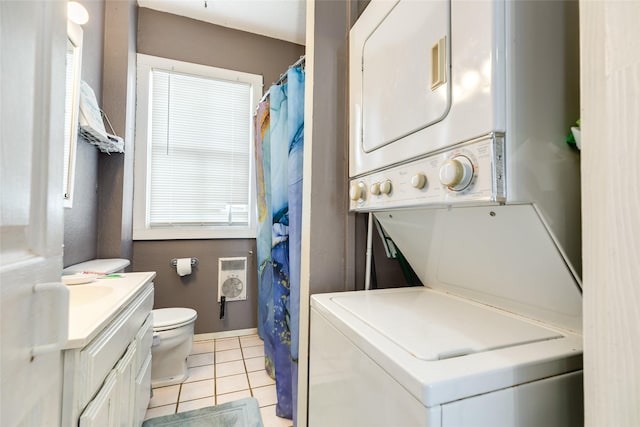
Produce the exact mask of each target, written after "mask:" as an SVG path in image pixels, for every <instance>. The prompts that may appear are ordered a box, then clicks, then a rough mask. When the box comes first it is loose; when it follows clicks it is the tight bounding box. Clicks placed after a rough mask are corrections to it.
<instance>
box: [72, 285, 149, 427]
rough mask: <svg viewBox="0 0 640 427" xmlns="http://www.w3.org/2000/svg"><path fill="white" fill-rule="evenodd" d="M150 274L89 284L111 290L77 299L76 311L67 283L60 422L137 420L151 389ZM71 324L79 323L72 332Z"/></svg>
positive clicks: (86, 426) (88, 426)
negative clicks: (69, 302)
mask: <svg viewBox="0 0 640 427" xmlns="http://www.w3.org/2000/svg"><path fill="white" fill-rule="evenodd" d="M153 277H155V273H126V274H122V278H121V279H104V280H102V281H96V282H94V283H93V286H94V289H97V288H98V287H105V288H111V289H112V290H111V291H101V292H103V294H104V295H102V294H101V297H99V298H93V299H84V300H82V299H80V298H78V299H77V301H78V304H77V306H76V307H75V310H74V296H73V292H74V289H73V287H72V288H70V293H71V304H70V306H71V307H70V318H69V324H70V326H69V329H70V334H69V337H70V339H69V344H68V345H67V347H68V348H67V350H66V351H65V352H64V357H63V358H64V377H63V378H64V383H63V410H62V425H63V426H80V427H95V426H109V427H111V426H127V427H129V426H140V425H141V424H142V421H143V419H144V414H145V411H146V408H147V406H148V404H149V398H150V392H151V343H152V341H153V319H152V315H151V310H152V308H153V283H152V282H151V281H152V279H153ZM85 286H91V285H85ZM96 293H98V292H96ZM78 294H80V292H78ZM91 307H93V309H91ZM72 323H73V325H72ZM74 325H75V326H78V328H77V330H76V331H75V334H72V333H71V332H72V331H73V328H74Z"/></svg>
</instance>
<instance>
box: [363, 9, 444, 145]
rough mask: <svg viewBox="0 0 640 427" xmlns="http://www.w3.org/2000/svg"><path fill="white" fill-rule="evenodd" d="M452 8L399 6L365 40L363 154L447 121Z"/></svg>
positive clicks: (374, 27)
mask: <svg viewBox="0 0 640 427" xmlns="http://www.w3.org/2000/svg"><path fill="white" fill-rule="evenodd" d="M450 7H451V5H450V1H449V0H431V1H426V2H422V1H417V2H416V1H400V2H398V3H397V4H396V5H395V6H394V7H393V8H392V9H391V10H390V11H389V12H388V14H387V15H386V16H384V19H383V20H382V22H380V23H379V24H378V25H376V26H372V27H373V28H372V31H371V34H369V35H368V36H366V39H365V41H364V43H363V46H362V47H361V49H362V50H361V54H362V150H363V151H364V152H366V153H369V152H371V151H373V150H376V149H378V148H380V147H383V146H385V145H387V144H390V143H392V142H394V141H396V140H398V139H400V138H402V137H404V136H407V135H410V134H412V133H414V132H417V131H419V130H421V129H424V128H426V127H428V126H431V125H433V124H434V123H437V122H439V121H440V120H442V119H443V118H444V117H445V116H446V115H447V113H448V111H449V108H450V107H451V90H450V84H449V82H450V80H451V77H450V76H449V73H450V54H449V52H448V51H449V48H448V45H449V44H450V40H451V37H450ZM358 53H360V52H358Z"/></svg>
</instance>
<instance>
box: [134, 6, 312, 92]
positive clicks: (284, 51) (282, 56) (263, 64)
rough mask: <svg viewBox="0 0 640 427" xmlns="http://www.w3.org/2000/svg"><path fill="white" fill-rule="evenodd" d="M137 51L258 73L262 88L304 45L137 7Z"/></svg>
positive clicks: (274, 77)
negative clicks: (262, 80)
mask: <svg viewBox="0 0 640 427" xmlns="http://www.w3.org/2000/svg"><path fill="white" fill-rule="evenodd" d="M138 52H139V53H145V54H148V55H155V56H162V57H165V58H171V59H176V60H179V61H186V62H193V63H196V64H204V65H211V66H213V67H220V68H226V69H229V70H235V71H243V72H247V73H253V74H261V75H262V76H263V77H264V89H265V91H266V90H267V89H268V88H269V86H270V85H271V83H273V82H275V81H276V80H277V79H278V78H279V77H280V74H282V73H283V72H285V71H286V70H287V67H288V66H289V65H291V64H292V63H294V62H295V61H297V60H298V59H299V58H300V56H302V55H304V46H301V45H298V44H294V43H289V42H285V41H282V40H277V39H273V38H270V37H264V36H261V35H258V34H252V33H247V32H244V31H239V30H234V29H231V28H226V27H222V26H219V25H214V24H209V23H206V22H202V21H197V20H194V19H189V18H185V17H181V16H176V15H172V14H169V13H164V12H158V11H155V10H151V9H146V8H140V9H139V17H138Z"/></svg>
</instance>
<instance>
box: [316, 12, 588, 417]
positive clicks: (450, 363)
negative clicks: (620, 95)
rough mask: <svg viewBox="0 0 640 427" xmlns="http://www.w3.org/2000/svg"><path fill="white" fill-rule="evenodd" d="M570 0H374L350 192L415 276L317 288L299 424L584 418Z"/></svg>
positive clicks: (574, 39)
mask: <svg viewBox="0 0 640 427" xmlns="http://www.w3.org/2000/svg"><path fill="white" fill-rule="evenodd" d="M578 63H579V59H578V10H577V3H576V2H563V1H549V2H546V1H545V2H525V1H515V0H514V1H511V0H506V1H480V2H477V1H458V0H431V1H411V0H400V1H376V0H372V1H371V3H370V4H369V6H368V7H367V8H366V9H365V11H364V12H363V14H362V16H361V17H360V18H359V20H358V21H357V22H356V23H355V25H354V27H353V28H352V30H351V33H350V65H349V67H350V77H349V79H350V140H349V144H350V168H349V170H350V183H349V185H350V197H351V201H350V208H351V210H352V211H355V212H372V213H373V214H374V217H375V218H376V220H377V221H378V222H379V223H380V225H381V226H382V228H383V229H384V230H385V232H386V233H387V234H388V235H389V236H390V237H391V238H392V239H393V241H394V243H395V244H396V246H397V247H398V248H399V249H400V251H401V252H402V253H403V255H404V256H405V258H406V259H407V260H408V261H409V263H410V264H411V266H412V267H413V269H414V270H415V272H416V273H417V274H418V276H419V277H420V279H421V281H422V283H423V284H424V286H423V287H411V288H404V289H383V290H373V291H360V292H343V293H335V294H323V295H313V296H312V298H311V335H310V362H309V363H310V367H309V425H310V426H312V427H315V426H428V427H436V426H438V427H452V426H474V427H475V426H532V427H533V426H536V427H537V426H563V427H564V426H573V425H575V426H579V425H582V423H583V396H582V332H581V329H582V296H581V285H580V279H579V277H580V271H581V262H580V257H581V240H580V235H581V234H580V173H579V169H580V166H579V154H578V153H577V152H576V151H574V150H572V149H571V148H570V147H569V146H568V145H567V144H565V142H564V140H565V136H566V134H567V132H568V130H569V128H570V126H571V124H572V123H573V122H575V120H576V119H577V118H578V116H579V100H578V96H579V75H578V71H577V70H578V68H579V66H578Z"/></svg>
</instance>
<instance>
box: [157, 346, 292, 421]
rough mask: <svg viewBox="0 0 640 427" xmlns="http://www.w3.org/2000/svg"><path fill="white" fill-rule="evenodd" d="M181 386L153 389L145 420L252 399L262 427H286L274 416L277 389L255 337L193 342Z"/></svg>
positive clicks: (284, 419)
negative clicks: (187, 372)
mask: <svg viewBox="0 0 640 427" xmlns="http://www.w3.org/2000/svg"><path fill="white" fill-rule="evenodd" d="M187 365H188V367H189V377H188V378H187V379H186V380H185V382H184V383H182V384H177V385H171V386H167V387H160V388H155V389H153V397H152V398H151V401H150V402H149V408H148V409H147V414H146V417H145V419H148V418H154V417H159V416H162V415H168V414H173V413H175V412H184V411H190V410H192V409H199V408H203V407H206V406H213V405H217V404H220V403H225V402H230V401H232V400H237V399H242V398H244V397H249V396H253V397H255V398H256V399H258V403H259V404H260V415H262V422H263V423H264V427H289V426H291V425H292V424H293V423H292V421H291V420H288V419H286V418H280V417H277V416H276V413H275V404H276V385H275V382H274V381H273V380H272V379H271V378H270V377H269V376H268V375H267V374H266V372H265V370H264V347H263V343H262V340H261V339H260V338H259V337H258V336H257V335H244V336H238V337H231V338H221V339H216V340H209V341H201V340H197V339H196V341H194V342H193V349H192V350H191V355H190V356H189V358H188V359H187Z"/></svg>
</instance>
